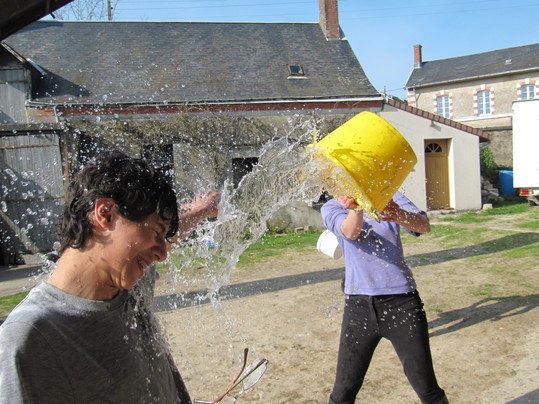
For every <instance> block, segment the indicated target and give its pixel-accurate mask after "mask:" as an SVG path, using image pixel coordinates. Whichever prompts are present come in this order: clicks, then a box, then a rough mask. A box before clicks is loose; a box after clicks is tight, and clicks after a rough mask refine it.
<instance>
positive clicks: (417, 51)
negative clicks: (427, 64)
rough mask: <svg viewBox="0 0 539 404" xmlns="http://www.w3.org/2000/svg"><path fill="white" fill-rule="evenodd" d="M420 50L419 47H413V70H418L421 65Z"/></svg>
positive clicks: (421, 56)
mask: <svg viewBox="0 0 539 404" xmlns="http://www.w3.org/2000/svg"><path fill="white" fill-rule="evenodd" d="M421 48H423V47H422V46H421V45H414V69H419V68H421V66H422V65H423V55H422V54H421Z"/></svg>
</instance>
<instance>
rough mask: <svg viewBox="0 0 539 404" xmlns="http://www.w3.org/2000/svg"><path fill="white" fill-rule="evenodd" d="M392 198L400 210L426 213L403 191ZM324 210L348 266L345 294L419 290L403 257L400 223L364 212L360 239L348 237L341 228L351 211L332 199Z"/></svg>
mask: <svg viewBox="0 0 539 404" xmlns="http://www.w3.org/2000/svg"><path fill="white" fill-rule="evenodd" d="M393 200H394V201H395V202H396V203H397V204H398V205H399V206H400V207H401V209H404V210H406V211H409V212H414V213H419V212H421V213H423V214H424V212H422V211H421V210H419V209H418V208H417V207H416V206H415V205H414V204H413V203H412V202H411V201H410V200H409V199H408V198H406V197H405V196H404V195H403V194H401V193H400V192H397V193H396V194H395V196H394V197H393ZM321 212H322V218H323V219H324V224H325V225H326V227H327V228H328V229H329V230H330V231H331V232H332V233H334V234H335V235H336V236H337V238H338V240H339V244H340V245H341V248H342V252H343V258H344V262H345V267H346V275H345V282H344V293H346V294H347V295H369V296H377V295H392V294H401V293H408V292H412V291H414V290H415V289H416V283H415V281H414V276H413V274H412V271H411V270H410V268H409V267H408V265H407V264H406V262H405V260H404V253H403V250H402V243H401V239H400V227H401V226H400V225H398V224H396V223H393V222H384V221H380V222H377V221H376V220H375V219H373V218H372V217H370V216H369V215H367V214H366V213H363V229H362V230H361V233H360V235H359V237H358V239H357V240H349V239H347V238H346V237H344V235H343V233H342V231H341V224H342V222H343V221H344V219H346V217H347V216H348V210H347V209H345V208H343V207H342V206H341V204H340V203H339V202H338V201H337V200H335V199H332V200H330V201H328V202H326V203H325V204H324V205H323V206H322V211H321ZM405 230H406V231H408V232H409V233H410V234H413V235H415V236H418V235H419V233H415V232H412V231H409V230H407V229H405Z"/></svg>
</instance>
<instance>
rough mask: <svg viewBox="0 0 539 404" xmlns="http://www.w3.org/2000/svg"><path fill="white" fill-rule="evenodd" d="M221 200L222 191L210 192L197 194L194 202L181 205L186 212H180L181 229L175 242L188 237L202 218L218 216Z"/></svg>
mask: <svg viewBox="0 0 539 404" xmlns="http://www.w3.org/2000/svg"><path fill="white" fill-rule="evenodd" d="M220 200H221V193H220V192H213V193H210V192H208V193H206V194H203V195H195V198H194V199H193V201H192V202H190V203H187V204H185V205H182V206H180V208H181V209H184V210H185V212H182V213H180V223H179V230H178V234H177V236H176V237H175V238H174V240H173V242H175V241H177V240H179V239H184V238H186V237H188V236H189V235H190V234H191V233H192V232H193V230H194V229H195V228H196V226H197V225H198V224H199V223H200V222H201V221H202V220H204V219H206V218H208V217H216V216H217V215H218V213H219V209H218V205H219V201H220Z"/></svg>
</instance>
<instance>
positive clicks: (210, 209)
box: [180, 192, 221, 217]
mask: <svg viewBox="0 0 539 404" xmlns="http://www.w3.org/2000/svg"><path fill="white" fill-rule="evenodd" d="M220 201H221V193H220V192H206V193H205V194H201V195H199V194H197V195H195V197H194V199H193V200H192V201H191V202H190V203H186V204H184V205H181V206H180V209H182V210H188V211H191V212H197V213H199V214H201V215H202V216H204V217H217V215H218V214H219V202H220Z"/></svg>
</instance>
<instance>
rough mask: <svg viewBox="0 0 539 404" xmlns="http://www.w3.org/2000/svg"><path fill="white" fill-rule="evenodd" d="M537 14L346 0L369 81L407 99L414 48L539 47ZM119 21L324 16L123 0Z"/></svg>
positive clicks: (230, 4) (343, 19) (477, 5)
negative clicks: (407, 86)
mask: <svg viewBox="0 0 539 404" xmlns="http://www.w3.org/2000/svg"><path fill="white" fill-rule="evenodd" d="M113 1H114V0H113ZM538 14H539V1H537V0H467V1H466V0H430V1H429V0H408V1H406V0H389V1H370V0H369V1H368V0H339V15H340V20H339V22H340V25H341V28H342V30H343V31H344V33H345V35H346V38H347V39H348V41H349V42H350V45H351V46H352V49H353V50H354V52H355V54H356V57H357V58H358V60H359V62H360V64H361V65H362V67H363V69H364V70H365V73H366V74H367V77H368V78H369V80H370V81H371V83H372V84H373V85H374V87H376V89H377V90H378V91H381V92H384V91H386V92H387V93H389V94H391V95H395V96H398V97H401V98H405V97H406V92H405V91H404V89H403V87H404V85H405V84H406V81H407V80H408V77H409V75H410V72H411V71H412V68H413V45H414V44H421V45H422V46H423V60H424V61H428V60H437V59H446V58H452V57H457V56H463V55H469V54H473V53H482V52H488V51H491V50H496V49H504V48H511V47H515V46H521V45H528V44H533V43H538V42H539V24H537V22H536V16H537V15H538ZM114 20H116V21H223V22H229V21H235V22H237V21H241V22H245V21H247V22H317V21H318V20H319V12H318V0H288V1H287V0H151V1H149V0H119V3H118V6H117V7H116V9H115V12H114Z"/></svg>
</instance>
